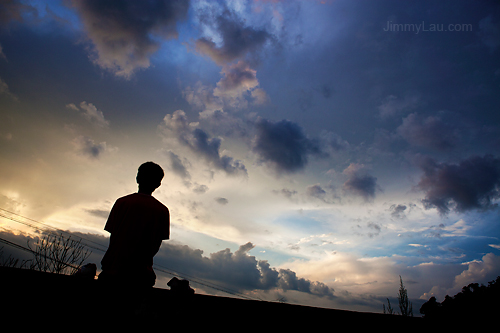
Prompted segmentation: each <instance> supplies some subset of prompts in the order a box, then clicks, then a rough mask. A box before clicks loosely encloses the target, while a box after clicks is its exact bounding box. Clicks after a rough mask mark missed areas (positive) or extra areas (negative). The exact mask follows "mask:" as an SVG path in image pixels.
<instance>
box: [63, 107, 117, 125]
mask: <svg viewBox="0 0 500 333" xmlns="http://www.w3.org/2000/svg"><path fill="white" fill-rule="evenodd" d="M66 108H67V109H70V110H74V111H78V112H80V111H81V114H82V116H83V117H84V118H85V119H87V120H88V121H89V122H90V123H92V124H94V125H95V126H97V127H102V128H107V127H109V121H108V120H106V119H105V118H104V114H103V113H102V111H99V110H97V108H96V107H95V105H94V104H92V103H87V102H85V101H83V102H81V103H80V109H79V108H78V107H77V106H76V105H75V104H74V103H69V104H66Z"/></svg>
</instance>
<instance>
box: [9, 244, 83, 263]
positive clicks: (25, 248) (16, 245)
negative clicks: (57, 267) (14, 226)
mask: <svg viewBox="0 0 500 333" xmlns="http://www.w3.org/2000/svg"><path fill="white" fill-rule="evenodd" d="M0 242H1V243H4V244H7V245H10V246H12V247H15V248H17V249H20V250H23V251H26V252H30V253H32V254H34V255H38V256H41V257H44V258H45V259H49V260H52V261H55V262H57V263H59V264H63V265H66V266H69V267H71V268H74V269H78V268H79V267H77V266H75V265H72V264H69V263H67V262H64V261H61V260H58V259H56V258H51V257H48V256H46V255H43V254H41V253H37V252H35V251H33V250H32V249H29V248H27V247H24V246H21V245H19V244H16V243H13V242H11V241H8V240H6V239H3V238H1V237H0Z"/></svg>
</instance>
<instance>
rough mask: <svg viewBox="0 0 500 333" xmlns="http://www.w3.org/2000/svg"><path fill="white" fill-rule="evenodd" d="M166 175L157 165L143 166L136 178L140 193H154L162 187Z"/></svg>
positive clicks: (144, 164) (147, 164)
mask: <svg viewBox="0 0 500 333" xmlns="http://www.w3.org/2000/svg"><path fill="white" fill-rule="evenodd" d="M164 175H165V174H164V173H163V169H162V168H161V166H159V165H158V164H156V163H153V162H146V163H143V164H141V166H140V167H139V170H138V171H137V177H136V180H137V184H139V191H141V192H149V193H153V191H154V190H156V189H157V188H158V187H159V186H160V185H161V180H162V179H163V176H164Z"/></svg>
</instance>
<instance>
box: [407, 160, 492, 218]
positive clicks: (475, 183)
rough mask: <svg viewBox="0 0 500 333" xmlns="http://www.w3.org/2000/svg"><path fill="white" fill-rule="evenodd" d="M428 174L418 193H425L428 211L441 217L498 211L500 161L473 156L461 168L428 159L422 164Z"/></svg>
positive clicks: (422, 179) (462, 162)
mask: <svg viewBox="0 0 500 333" xmlns="http://www.w3.org/2000/svg"><path fill="white" fill-rule="evenodd" d="M418 164H419V166H420V168H421V169H422V170H423V171H424V174H423V176H422V178H421V179H420V182H419V183H418V185H417V186H416V189H418V190H421V191H423V192H425V199H423V200H422V201H423V203H424V205H425V207H426V208H427V209H429V208H437V209H438V211H439V212H440V213H441V214H446V213H448V212H449V211H450V210H455V211H457V212H465V211H468V210H472V209H480V210H481V209H488V208H492V207H496V206H497V204H496V203H494V202H493V201H494V200H495V199H498V198H499V197H500V161H499V160H498V159H497V158H495V157H493V156H492V155H485V156H483V157H480V156H473V157H470V158H468V159H465V160H462V161H461V162H459V163H458V164H448V163H438V162H436V161H435V160H434V159H432V158H429V157H426V158H420V159H419V160H418Z"/></svg>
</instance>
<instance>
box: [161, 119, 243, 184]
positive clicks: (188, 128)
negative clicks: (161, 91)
mask: <svg viewBox="0 0 500 333" xmlns="http://www.w3.org/2000/svg"><path fill="white" fill-rule="evenodd" d="M196 125H197V124H196V123H192V124H189V123H188V120H187V117H186V114H185V113H184V111H182V110H177V111H175V112H174V113H173V114H171V115H170V114H167V115H166V116H165V117H164V119H163V123H162V124H160V126H159V127H160V130H161V131H162V132H163V133H164V134H169V132H170V133H172V134H173V135H174V136H175V137H176V138H177V139H178V140H179V142H181V143H182V144H184V145H185V146H187V147H188V148H190V149H191V150H192V151H193V152H195V153H197V154H199V155H200V156H201V157H203V158H204V159H205V160H206V161H207V162H209V163H210V165H211V166H213V167H214V168H216V169H218V170H223V171H225V172H226V173H227V174H229V175H237V174H243V175H247V170H246V167H245V165H244V164H243V163H242V162H241V161H239V160H235V159H234V158H232V157H230V156H228V155H222V156H221V154H220V146H221V143H222V139H221V138H210V137H209V135H208V134H207V133H206V132H205V131H204V130H202V129H200V128H197V127H196Z"/></svg>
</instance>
